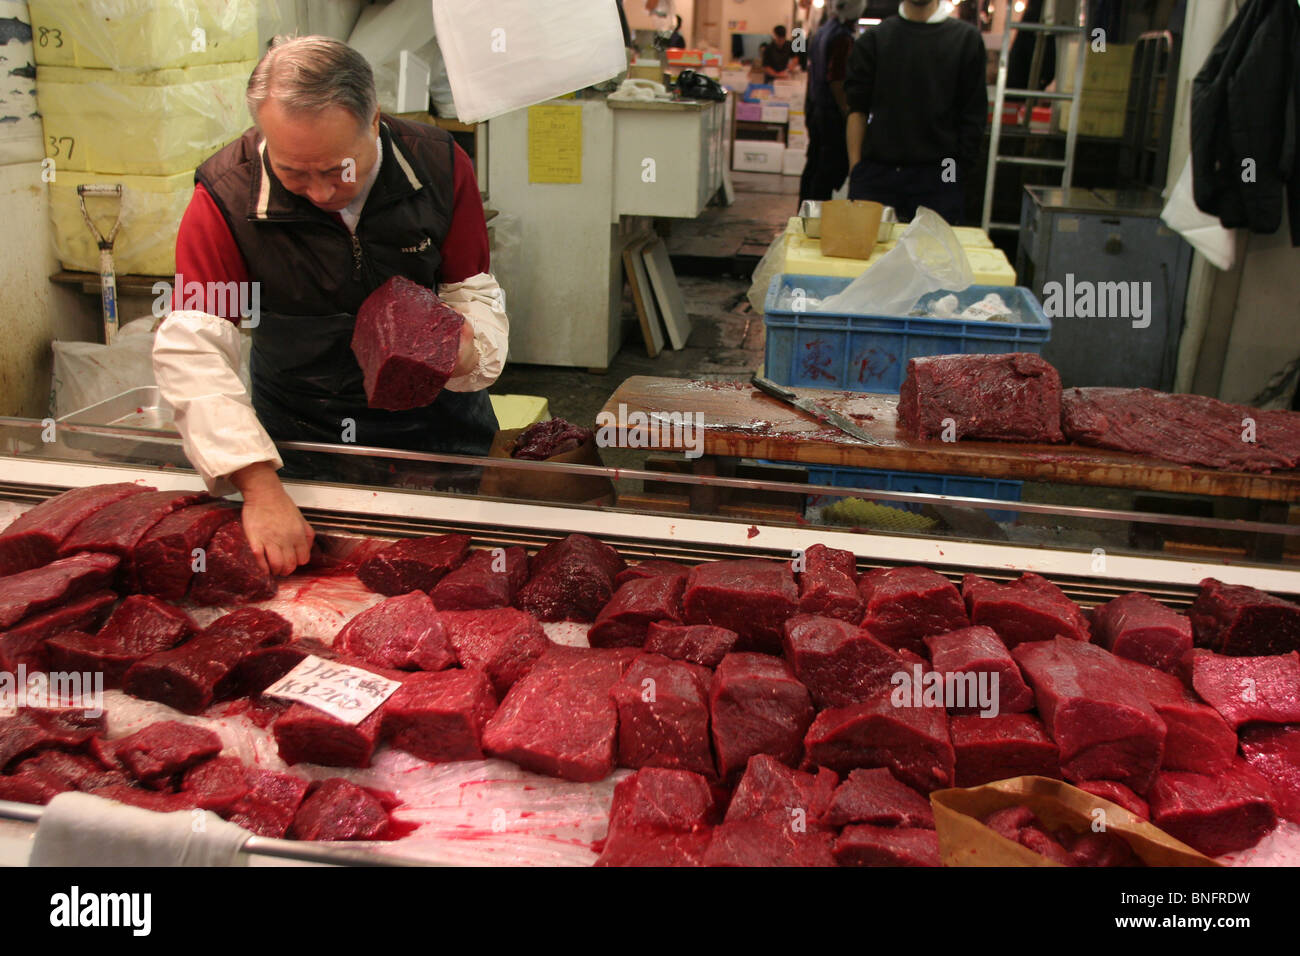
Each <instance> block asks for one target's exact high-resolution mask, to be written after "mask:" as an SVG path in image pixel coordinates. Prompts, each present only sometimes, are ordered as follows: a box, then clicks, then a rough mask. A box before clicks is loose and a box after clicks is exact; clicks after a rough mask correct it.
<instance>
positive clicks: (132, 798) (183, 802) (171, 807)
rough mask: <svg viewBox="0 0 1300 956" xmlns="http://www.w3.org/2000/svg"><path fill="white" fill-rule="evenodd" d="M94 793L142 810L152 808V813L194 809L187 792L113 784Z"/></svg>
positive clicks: (192, 801)
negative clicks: (161, 790)
mask: <svg viewBox="0 0 1300 956" xmlns="http://www.w3.org/2000/svg"><path fill="white" fill-rule="evenodd" d="M94 794H95V796H97V797H103V798H104V799H105V800H115V801H117V802H118V803H125V804H127V805H128V806H132V807H139V808H140V809H142V810H152V811H153V812H154V813H175V812H177V811H178V810H193V809H195V804H194V800H193V799H192V798H191V796H190V795H189V794H188V793H183V792H182V793H169V792H166V791H163V792H159V791H157V790H145V789H143V788H141V787H128V786H124V785H122V784H113V785H112V786H108V787H100V788H99V789H98V790H96V791H94Z"/></svg>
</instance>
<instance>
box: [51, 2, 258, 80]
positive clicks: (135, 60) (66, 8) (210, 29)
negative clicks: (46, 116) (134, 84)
mask: <svg viewBox="0 0 1300 956" xmlns="http://www.w3.org/2000/svg"><path fill="white" fill-rule="evenodd" d="M27 5H28V7H29V8H30V10H31V15H32V39H33V40H34V41H35V47H36V63H37V65H38V66H42V67H44V66H77V67H83V68H91V69H99V70H104V69H110V70H160V69H166V68H170V67H180V66H197V65H199V64H204V63H231V62H235V61H238V60H255V59H257V56H258V52H259V51H258V47H257V7H258V3H257V0H28V4H27ZM41 79H42V80H44V76H42V77H41Z"/></svg>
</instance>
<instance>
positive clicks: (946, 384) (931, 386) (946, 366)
mask: <svg viewBox="0 0 1300 956" xmlns="http://www.w3.org/2000/svg"><path fill="white" fill-rule="evenodd" d="M949 420H951V422H952V423H953V424H952V431H951V434H949V433H948V432H947V428H948V424H947V423H948V421H949ZM898 428H899V430H900V431H902V432H905V433H907V434H908V435H914V436H916V437H917V438H921V439H928V438H945V439H947V440H953V439H956V440H960V439H963V438H983V439H988V440H991V441H1029V442H1048V443H1054V442H1059V441H1062V440H1063V436H1062V435H1061V376H1060V375H1058V374H1057V372H1056V369H1054V368H1053V367H1052V366H1051V365H1050V364H1048V363H1047V362H1046V361H1044V360H1043V358H1042V357H1041V356H1038V355H1034V354H1033V353H1030V352H1007V353H1004V354H993V355H929V356H923V357H921V358H914V359H909V360H908V362H907V377H906V378H905V379H903V384H902V387H901V388H899V390H898ZM950 630H951V628H950Z"/></svg>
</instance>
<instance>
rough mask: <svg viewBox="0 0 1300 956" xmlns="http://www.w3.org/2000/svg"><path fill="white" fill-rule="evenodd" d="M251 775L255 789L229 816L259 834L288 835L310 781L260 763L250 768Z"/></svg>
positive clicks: (229, 818) (251, 790)
mask: <svg viewBox="0 0 1300 956" xmlns="http://www.w3.org/2000/svg"><path fill="white" fill-rule="evenodd" d="M248 779H249V782H250V784H251V787H252V789H250V790H249V791H248V793H247V794H246V795H245V796H244V797H243V798H242V799H241V800H239V801H238V802H237V803H236V804H235V806H234V807H233V808H232V809H231V811H230V815H229V816H228V817H226V819H227V820H229V821H230V822H231V823H233V824H235V825H236V826H241V827H243V828H244V829H245V830H248V831H249V832H250V833H255V834H257V835H258V836H266V837H276V838H277V839H279V838H282V837H284V836H285V835H286V834H287V833H288V832H289V827H290V826H291V825H292V824H293V818H294V815H295V814H296V813H297V812H298V807H299V806H301V805H302V801H303V800H304V799H305V798H306V796H307V786H308V784H307V781H306V780H303V779H302V778H301V777H295V776H293V775H292V774H288V773H276V772H275V771H273V770H262V769H260V768H257V767H249V768H248Z"/></svg>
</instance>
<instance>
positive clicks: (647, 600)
mask: <svg viewBox="0 0 1300 956" xmlns="http://www.w3.org/2000/svg"><path fill="white" fill-rule="evenodd" d="M685 590H686V569H685V568H682V570H681V573H680V574H660V575H655V576H653V577H648V578H639V579H637V580H633V581H628V582H627V583H626V584H624V585H623V586H622V587H621V588H619V589H618V590H617V591H615V592H614V596H613V597H612V598H610V601H609V603H608V604H606V605H605V606H604V607H603V608H601V611H600V613H599V614H598V615H597V616H596V621H595V623H594V624H592V625H591V630H589V631H588V632H587V640H588V641H589V642H590V643H591V646H592V647H640V646H641V645H642V644H644V643H645V639H646V631H647V630H648V628H649V627H650V625H651V624H654V623H656V622H661V621H670V622H674V623H677V622H680V621H681V619H682V594H683V592H684V591H685Z"/></svg>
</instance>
